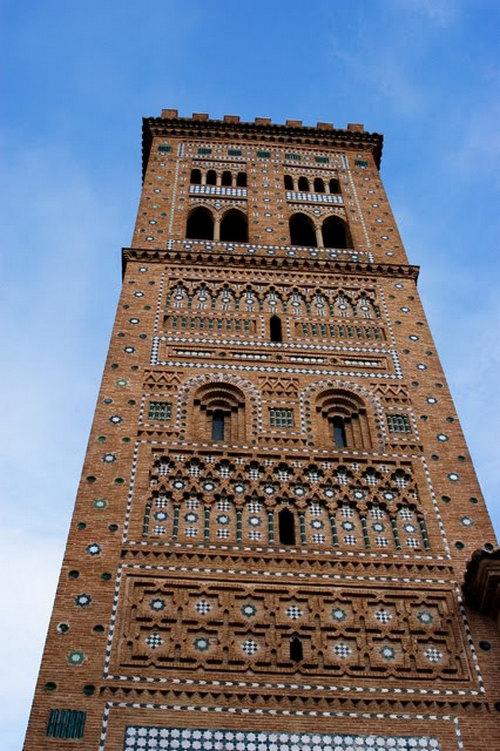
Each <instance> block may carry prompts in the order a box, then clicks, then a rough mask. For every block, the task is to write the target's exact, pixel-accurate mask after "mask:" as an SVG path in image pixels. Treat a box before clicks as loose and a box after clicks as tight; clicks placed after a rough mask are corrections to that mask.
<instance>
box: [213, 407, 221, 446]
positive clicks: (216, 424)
mask: <svg viewBox="0 0 500 751" xmlns="http://www.w3.org/2000/svg"><path fill="white" fill-rule="evenodd" d="M223 440H224V412H223V411H222V410H221V409H216V410H215V411H214V412H213V413H212V441H223Z"/></svg>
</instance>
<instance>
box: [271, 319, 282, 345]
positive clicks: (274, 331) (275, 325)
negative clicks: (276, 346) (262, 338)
mask: <svg viewBox="0 0 500 751" xmlns="http://www.w3.org/2000/svg"><path fill="white" fill-rule="evenodd" d="M269 334H270V338H271V341H272V342H282V341H283V332H282V327H281V318H280V317H279V316H271V318H270V320H269Z"/></svg>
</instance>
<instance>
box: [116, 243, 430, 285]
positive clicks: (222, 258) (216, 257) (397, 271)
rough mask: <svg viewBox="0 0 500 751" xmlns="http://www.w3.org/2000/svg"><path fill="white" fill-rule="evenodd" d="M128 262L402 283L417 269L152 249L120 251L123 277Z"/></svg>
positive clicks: (255, 255) (283, 257)
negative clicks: (310, 273) (398, 280)
mask: <svg viewBox="0 0 500 751" xmlns="http://www.w3.org/2000/svg"><path fill="white" fill-rule="evenodd" d="M129 261H145V262H148V263H163V264H174V265H185V264H189V265H190V266H192V267H196V266H200V267H202V268H206V267H210V266H223V267H225V268H227V267H228V266H231V267H233V268H248V267H252V266H253V267H255V266H258V267H259V268H261V269H262V270H264V271H265V270H268V271H277V270H281V271H289V272H293V271H306V272H307V271H321V273H324V274H354V275H360V276H367V275H368V276H387V277H398V278H405V279H414V280H415V281H416V280H417V279H418V275H419V272H420V267H419V266H413V265H409V264H402V263H371V262H366V263H363V262H359V261H338V260H336V261H334V260H330V259H324V260H323V259H321V258H300V257H294V258H289V257H288V256H277V255H274V256H268V255H266V254H265V253H258V252H256V253H254V254H253V255H238V254H235V253H230V252H227V253H226V252H224V251H220V252H215V253H214V252H208V251H205V250H185V249H183V250H167V249H163V250H160V249H153V248H122V270H123V273H125V269H126V267H127V263H128V262H129Z"/></svg>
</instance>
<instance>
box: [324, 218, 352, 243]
mask: <svg viewBox="0 0 500 751" xmlns="http://www.w3.org/2000/svg"><path fill="white" fill-rule="evenodd" d="M323 246H324V247H325V248H351V247H352V245H351V240H350V237H349V233H348V231H347V227H346V224H345V222H344V221H343V220H342V219H340V218H339V217H338V216H329V217H327V218H326V219H325V221H324V222H323Z"/></svg>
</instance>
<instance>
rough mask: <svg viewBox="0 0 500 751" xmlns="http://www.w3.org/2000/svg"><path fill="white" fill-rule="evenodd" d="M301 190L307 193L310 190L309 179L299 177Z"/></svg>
mask: <svg viewBox="0 0 500 751" xmlns="http://www.w3.org/2000/svg"><path fill="white" fill-rule="evenodd" d="M299 190H303V191H305V192H306V193H307V192H308V190H309V180H308V179H307V177H299Z"/></svg>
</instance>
